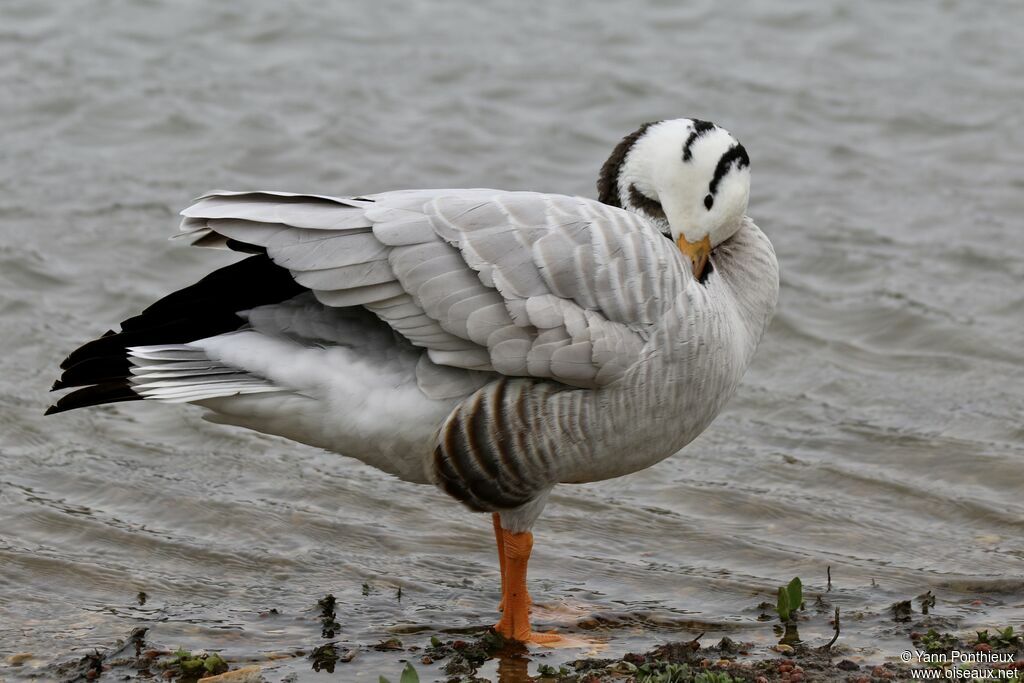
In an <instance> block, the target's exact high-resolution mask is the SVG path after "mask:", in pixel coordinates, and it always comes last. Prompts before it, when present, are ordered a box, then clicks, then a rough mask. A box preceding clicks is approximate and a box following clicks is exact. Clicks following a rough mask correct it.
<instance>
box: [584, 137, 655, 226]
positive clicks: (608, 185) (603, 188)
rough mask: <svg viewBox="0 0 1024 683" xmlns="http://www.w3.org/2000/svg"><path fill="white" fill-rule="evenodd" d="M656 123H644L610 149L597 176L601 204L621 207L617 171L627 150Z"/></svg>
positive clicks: (623, 161) (598, 198)
mask: <svg viewBox="0 0 1024 683" xmlns="http://www.w3.org/2000/svg"><path fill="white" fill-rule="evenodd" d="M656 123H661V122H660V121H651V122H650V123H645V124H644V125H642V126H640V128H638V129H637V130H635V131H633V132H632V133H630V134H629V135H627V136H626V137H624V138H622V142H620V143H619V144H618V145H616V146H615V149H614V150H612V155H611V156H610V157H608V160H607V161H606V162H604V166H602V167H601V173H600V175H598V177H597V201H599V202H601V203H602V204H608V205H610V206H617V207H619V208H620V209H621V208H622V202H621V200H620V199H619V171H620V170H622V164H623V163H625V161H626V155H627V154H629V150H630V149H632V147H633V145H634V144H635V143H636V141H637V140H639V139H640V137H641V136H642V135H643V134H644V133H646V132H647V129H648V128H650V127H651V126H653V125H654V124H656Z"/></svg>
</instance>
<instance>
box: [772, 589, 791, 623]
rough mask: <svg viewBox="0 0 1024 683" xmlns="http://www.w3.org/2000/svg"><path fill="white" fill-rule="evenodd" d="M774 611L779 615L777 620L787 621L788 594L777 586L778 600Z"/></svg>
mask: <svg viewBox="0 0 1024 683" xmlns="http://www.w3.org/2000/svg"><path fill="white" fill-rule="evenodd" d="M775 611H776V612H778V613H779V619H782V620H783V621H789V594H788V593H786V589H785V588H783V587H782V586H779V599H778V602H776V603H775Z"/></svg>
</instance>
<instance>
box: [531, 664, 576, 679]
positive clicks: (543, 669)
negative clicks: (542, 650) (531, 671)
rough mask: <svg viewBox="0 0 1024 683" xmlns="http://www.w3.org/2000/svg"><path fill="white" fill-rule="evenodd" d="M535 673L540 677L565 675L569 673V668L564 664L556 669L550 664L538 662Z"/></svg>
mask: <svg viewBox="0 0 1024 683" xmlns="http://www.w3.org/2000/svg"><path fill="white" fill-rule="evenodd" d="M537 675H538V676H540V677H541V678H554V677H556V676H557V677H565V676H568V675H569V669H567V668H565V667H564V666H560V667H558V668H557V669H556V668H555V667H553V666H551V665H550V664H540V665H538V666H537Z"/></svg>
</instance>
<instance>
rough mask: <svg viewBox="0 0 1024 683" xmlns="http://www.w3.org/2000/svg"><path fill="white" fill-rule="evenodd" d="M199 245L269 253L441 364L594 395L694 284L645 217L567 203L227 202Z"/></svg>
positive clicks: (318, 292)
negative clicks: (367, 312) (554, 382)
mask: <svg viewBox="0 0 1024 683" xmlns="http://www.w3.org/2000/svg"><path fill="white" fill-rule="evenodd" d="M182 215H183V216H184V217H185V218H184V220H183V222H182V230H183V232H184V233H185V234H186V235H188V236H189V237H191V238H192V239H193V240H194V243H195V244H198V245H200V246H223V245H225V244H227V245H228V246H232V247H235V248H241V249H243V250H245V249H249V248H257V249H261V250H262V249H265V250H266V252H267V254H268V255H269V256H270V258H271V259H273V261H274V262H275V263H277V264H278V265H280V266H282V267H285V268H287V269H288V270H289V271H290V272H291V274H292V276H293V277H294V278H295V280H296V281H297V282H298V283H299V284H301V285H303V286H305V287H308V288H309V289H311V290H312V291H313V292H314V294H315V296H316V298H317V299H318V300H319V301H320V302H321V303H323V304H325V305H328V306H356V305H359V306H364V307H365V308H367V309H369V310H370V311H373V312H374V313H375V314H376V315H377V316H379V317H380V318H381V319H382V320H384V321H386V322H387V323H388V324H389V325H390V326H391V327H392V328H393V329H394V330H395V331H396V332H397V333H399V334H400V335H402V336H403V337H405V338H406V339H407V340H408V341H409V342H411V343H412V344H414V345H416V346H419V347H422V348H424V349H426V350H427V353H428V355H429V358H430V360H431V361H433V363H434V364H438V365H441V366H450V367H455V368H464V369H469V370H484V371H493V372H497V373H500V374H503V375H507V376H521V377H533V378H545V379H553V380H557V381H559V382H562V383H565V384H568V385H572V386H577V387H597V386H602V385H605V384H608V383H610V382H612V381H614V380H616V379H617V378H619V377H620V376H621V375H622V374H623V372H624V371H625V370H626V369H627V368H628V367H629V366H631V365H632V364H633V363H634V362H636V360H637V359H638V358H639V357H640V354H641V350H642V348H643V346H644V343H645V341H646V339H647V334H648V330H649V329H650V328H651V326H652V325H653V324H654V323H655V322H656V321H657V320H658V319H659V317H660V316H661V315H662V314H663V312H664V311H665V310H666V308H667V307H668V306H670V305H671V303H672V301H673V300H674V298H675V296H676V295H677V294H678V293H679V292H681V291H682V290H683V288H684V287H685V286H686V285H687V283H688V282H689V280H690V276H689V273H688V271H687V270H686V269H685V268H684V267H683V266H682V261H681V259H680V257H679V255H678V253H677V250H675V249H673V248H672V244H671V242H670V241H669V240H666V239H665V238H664V237H663V236H661V235H660V234H659V233H658V232H657V231H656V230H655V229H654V228H653V226H651V225H649V224H648V223H646V222H645V221H644V220H643V219H641V218H640V217H639V216H636V215H634V214H631V213H629V212H626V211H623V210H621V209H616V208H613V207H609V206H605V205H603V204H599V203H597V202H594V201H591V200H587V199H583V198H579V197H567V196H562V195H550V194H539V193H530V192H501V191H497V190H421V191H406V192H390V193H383V194H378V195H370V196H366V197H353V198H334V197H326V196H314V195H293V194H287V193H268V192H251V193H228V192H216V193H212V194H210V195H207V196H205V197H202V198H200V199H199V200H198V201H197V202H196V203H195V204H194V205H192V206H191V207H189V208H188V209H185V211H183V212H182Z"/></svg>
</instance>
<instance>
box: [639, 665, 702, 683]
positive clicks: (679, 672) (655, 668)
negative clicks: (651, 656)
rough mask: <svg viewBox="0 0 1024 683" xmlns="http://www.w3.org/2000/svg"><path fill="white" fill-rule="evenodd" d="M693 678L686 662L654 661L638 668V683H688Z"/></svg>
mask: <svg viewBox="0 0 1024 683" xmlns="http://www.w3.org/2000/svg"><path fill="white" fill-rule="evenodd" d="M690 678H691V675H690V667H688V666H687V665H686V664H667V663H664V662H654V663H651V664H644V665H643V666H641V667H639V668H638V669H637V675H636V680H637V683H687V682H688V681H689V680H690Z"/></svg>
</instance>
